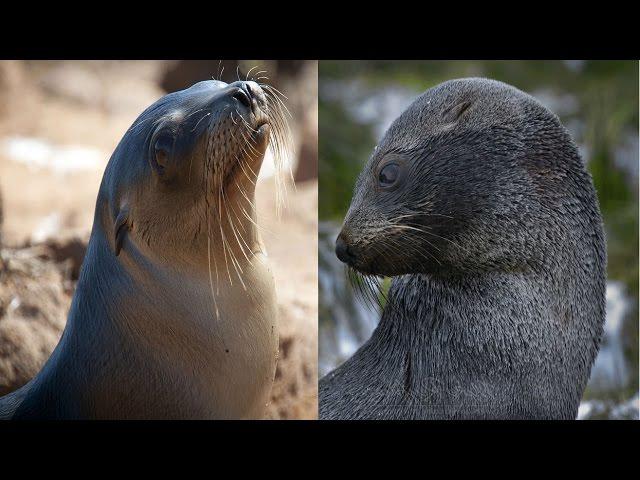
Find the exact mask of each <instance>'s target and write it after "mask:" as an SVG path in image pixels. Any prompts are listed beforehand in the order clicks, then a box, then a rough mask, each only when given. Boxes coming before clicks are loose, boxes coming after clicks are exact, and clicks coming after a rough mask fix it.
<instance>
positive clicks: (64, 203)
mask: <svg viewBox="0 0 640 480" xmlns="http://www.w3.org/2000/svg"><path fill="white" fill-rule="evenodd" d="M3 63H4V62H0V64H3ZM1 69H4V71H2V70H1ZM160 70H161V65H160V64H159V63H158V62H127V63H126V64H125V63H121V62H114V63H109V62H107V63H104V62H82V63H81V64H79V63H71V64H60V65H54V66H53V67H52V66H50V65H49V66H47V65H45V64H42V65H37V66H35V67H29V68H25V67H24V66H23V65H21V64H15V63H14V64H13V65H8V64H5V65H3V66H2V67H0V192H2V197H3V203H4V225H3V227H2V234H3V235H2V239H3V240H2V241H3V245H4V249H3V250H2V258H0V267H2V268H0V270H2V269H4V276H3V275H2V273H0V394H1V393H3V392H2V389H3V385H2V382H4V383H5V386H4V387H5V390H6V389H7V388H8V387H7V384H9V385H13V387H15V386H17V385H16V383H20V382H24V381H26V380H28V377H30V376H31V375H33V374H35V373H36V372H37V370H38V369H39V367H40V366H41V364H42V362H44V361H45V360H46V358H47V356H48V354H49V352H50V351H51V349H52V348H53V347H54V346H55V343H56V342H57V338H58V336H59V334H60V332H61V329H62V327H63V326H64V322H65V320H66V312H67V310H68V298H69V296H70V295H71V294H72V292H73V286H74V285H73V283H72V282H71V281H70V280H69V277H68V272H67V271H64V270H63V271H62V273H60V269H59V268H58V269H55V268H52V261H53V260H52V256H51V255H49V254H46V253H45V254H43V253H42V251H41V250H38V247H39V245H40V244H41V243H42V242H44V241H45V240H46V239H47V238H54V239H58V240H59V239H68V238H71V237H79V238H80V239H82V240H85V241H86V239H87V238H88V235H89V232H90V230H91V225H92V222H93V212H94V206H95V199H96V195H97V191H98V186H99V184H100V180H101V178H102V172H103V170H104V167H105V166H106V163H107V161H108V158H109V156H110V154H111V152H112V151H113V149H114V148H115V146H116V145H117V142H118V141H119V140H120V138H121V136H122V134H123V133H124V132H125V130H126V129H127V128H128V127H129V125H130V124H131V123H132V122H133V121H134V120H135V118H136V117H137V115H138V114H139V113H140V112H141V111H142V110H143V109H144V108H145V107H146V106H148V105H149V104H150V103H152V102H153V101H154V100H155V99H157V98H158V97H159V96H160V95H162V93H163V92H161V91H160V89H159V88H158V87H157V77H158V74H159V71H160ZM7 92H13V94H11V95H7ZM16 137H33V138H37V139H40V140H45V141H46V142H47V145H48V146H49V147H50V151H49V154H51V150H52V151H54V154H57V155H59V156H64V155H67V154H69V151H70V150H69V149H70V148H72V147H73V148H75V146H81V147H82V148H86V149H89V150H87V152H88V153H87V156H91V157H92V158H94V157H95V161H93V162H92V163H88V164H87V165H85V166H81V167H79V168H76V169H71V170H66V171H64V169H63V171H61V170H60V169H58V170H54V169H51V168H49V167H41V166H37V165H34V164H33V162H31V164H27V163H24V162H21V161H20V160H19V159H17V158H16V155H14V154H12V153H10V149H9V148H8V144H7V142H10V141H11V139H15V138H16ZM55 152H58V153H55ZM76 153H77V152H76ZM80 156H82V154H80ZM18 157H19V155H18ZM257 203H258V218H259V222H260V223H261V224H262V225H263V226H264V227H265V233H264V234H263V235H264V238H263V239H264V242H265V245H266V248H267V251H268V254H269V257H270V259H271V263H272V266H273V269H274V274H275V277H276V285H277V295H278V304H279V312H280V361H279V364H278V370H277V372H276V381H275V384H274V387H273V394H272V404H271V406H270V407H269V410H268V412H267V418H273V419H276V418H298V419H299V418H309V419H311V418H316V416H317V312H318V305H317V273H318V272H317V233H316V232H317V182H316V181H309V182H304V183H300V184H298V185H297V188H296V189H292V188H291V187H289V191H288V201H287V208H285V209H284V210H283V212H282V213H281V216H280V218H278V217H277V216H276V213H275V187H274V182H273V179H266V180H264V181H261V182H260V183H259V185H258V188H257ZM25 243H31V244H35V246H34V247H31V248H28V249H25V248H17V247H23V246H24V245H25ZM3 262H4V266H3ZM58 266H59V265H58ZM67 267H68V266H67ZM56 272H57V273H56ZM65 272H66V273H65ZM65 275H66V276H65ZM65 282H66V283H65ZM61 292H64V293H65V295H66V297H65V296H64V295H62V293H61ZM33 297H39V298H35V299H34V298H33ZM47 298H49V299H50V301H47ZM34 318H35V319H37V320H38V321H33V319H34ZM3 375H4V378H3ZM12 379H13V380H12ZM12 382H13V384H12Z"/></svg>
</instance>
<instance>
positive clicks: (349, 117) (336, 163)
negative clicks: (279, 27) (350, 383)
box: [318, 60, 638, 419]
mask: <svg viewBox="0 0 640 480" xmlns="http://www.w3.org/2000/svg"><path fill="white" fill-rule="evenodd" d="M469 76H484V77H490V78H494V79H496V80H502V81H504V82H507V83H510V84H512V85H514V86H516V87H518V88H519V89H521V90H524V91H525V92H527V93H530V94H532V95H533V96H535V97H536V98H537V99H538V100H540V101H541V102H542V103H543V104H545V105H546V106H548V107H549V108H550V109H551V110H553V111H554V112H555V113H556V114H557V115H558V116H559V117H560V119H561V121H562V123H563V124H564V125H565V126H566V127H567V128H568V129H569V131H570V132H571V135H572V136H573V138H574V140H575V141H576V142H577V143H578V145H579V148H580V151H581V154H582V157H583V159H584V160H585V162H586V164H587V168H588V169H589V171H590V172H591V174H592V175H593V180H594V182H595V186H596V189H597V192H598V199H599V201H600V207H601V209H602V214H603V217H604V223H605V228H606V234H607V249H608V286H607V320H606V324H605V335H604V338H603V342H602V345H601V349H600V353H599V355H598V358H597V359H596V362H595V365H594V367H593V370H592V373H591V380H590V382H589V385H588V387H587V391H586V393H585V396H584V400H583V402H582V404H581V406H580V412H579V418H583V419H587V418H607V419H620V418H636V419H637V418H638V62H637V61H582V60H576V61H403V62H397V61H396V62H394V61H350V62H345V61H322V62H320V72H319V87H320V90H319V99H318V103H319V122H320V123H319V130H318V131H319V147H320V148H319V150H320V156H319V159H320V164H319V178H320V198H321V199H322V201H321V202H320V206H319V208H320V209H319V215H320V225H319V252H318V255H319V263H320V266H319V282H320V283H319V288H320V290H319V296H320V300H319V301H320V305H319V307H320V317H319V318H320V326H319V330H320V331H319V335H320V338H319V341H320V350H319V364H320V365H319V368H320V375H321V376H322V375H325V374H326V373H328V372H329V371H331V370H332V369H333V368H335V367H336V366H337V365H339V364H340V363H342V362H343V361H344V360H345V359H347V358H349V357H350V356H351V355H352V354H353V352H354V351H355V350H356V349H357V348H358V347H359V346H360V345H361V344H362V343H363V342H364V341H365V340H367V339H368V338H369V337H370V335H371V332H372V331H373V329H374V328H375V327H376V324H377V320H378V318H379V317H378V313H377V312H374V311H371V310H370V309H368V308H367V307H365V306H364V305H362V303H361V302H359V301H357V300H356V299H355V298H354V295H353V292H352V291H351V289H350V287H349V285H348V282H346V276H345V273H344V269H343V266H342V264H341V263H340V262H339V261H338V260H337V258H336V257H335V254H334V242H335V238H336V236H337V234H338V232H339V229H340V225H341V222H342V219H343V217H344V214H345V212H346V210H347V208H348V206H349V203H350V200H351V194H352V191H353V185H354V182H355V178H356V176H357V175H358V173H359V172H360V170H361V168H362V165H363V164H364V163H365V162H366V160H367V159H368V157H369V155H370V154H371V152H372V150H373V147H374V146H375V145H376V143H377V141H378V140H379V139H380V138H381V137H382V135H383V134H384V132H385V131H386V129H387V128H388V126H389V125H390V124H391V122H392V121H393V120H394V119H395V118H396V117H397V116H398V115H399V114H400V113H401V112H402V111H403V110H404V109H405V108H406V107H407V106H408V105H409V104H410V103H411V102H412V101H413V100H414V99H415V97H416V96H418V95H419V94H420V93H422V92H423V91H425V90H427V89H428V88H430V87H432V86H434V85H436V84H438V83H440V82H443V81H445V80H449V79H452V78H459V77H469Z"/></svg>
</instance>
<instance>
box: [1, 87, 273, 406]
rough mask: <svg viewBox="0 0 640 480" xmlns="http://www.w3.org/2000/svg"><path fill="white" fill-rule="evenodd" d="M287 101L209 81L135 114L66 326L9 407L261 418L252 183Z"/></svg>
mask: <svg viewBox="0 0 640 480" xmlns="http://www.w3.org/2000/svg"><path fill="white" fill-rule="evenodd" d="M281 113H282V112H281V111H280V110H279V107H278V100H277V99H276V98H275V96H273V93H272V92H269V91H268V88H267V87H266V86H265V88H264V90H263V89H262V88H261V87H260V86H259V85H258V84H256V83H255V82H242V81H238V82H234V83H232V84H229V85H227V84H226V83H224V82H219V81H206V82H200V83H197V84H196V85H194V86H192V87H191V88H189V89H186V90H182V91H180V92H175V93H172V94H169V95H166V96H165V97H163V98H161V99H160V100H158V101H157V102H156V103H155V104H153V105H152V106H150V107H149V108H148V109H147V110H146V111H145V112H143V113H142V114H141V115H140V117H139V118H138V119H137V120H136V122H135V123H134V125H132V126H131V128H130V129H129V130H128V131H127V132H126V134H125V135H124V137H123V139H122V140H121V142H120V144H119V145H118V147H117V148H116V150H115V151H114V153H113V155H112V157H111V159H110V161H109V164H108V166H107V168H106V171H105V174H104V177H103V179H102V183H101V186H100V191H99V194H98V198H97V202H96V210H95V219H94V224H93V230H92V233H91V238H90V241H89V245H88V248H87V253H86V257H85V260H84V263H83V265H82V271H81V273H80V278H79V281H78V285H77V289H76V292H75V295H74V297H73V302H72V305H71V310H70V313H69V317H68V321H67V325H66V327H65V330H64V332H63V335H62V338H61V340H60V342H59V344H58V346H57V347H56V349H55V350H54V352H53V353H52V355H51V357H50V358H49V360H48V361H47V363H46V364H45V365H44V367H43V368H42V370H41V371H40V373H39V374H38V375H37V376H36V377H35V378H34V379H33V380H32V381H30V382H29V383H28V384H27V385H25V386H24V387H22V388H21V389H19V390H17V391H15V392H13V393H12V394H10V395H8V396H6V397H3V398H2V399H0V418H13V419H24V418H27V419H34V418H35V419H43V418H47V419H50V418H54V419H55V418H63V419H68V418H71V419H78V418H80V419H82V418H109V419H114V418H115V419H122V418H125V419H128V418H153V419H155V418H172V419H176V418H180V419H185V418H188V419H191V418H247V417H250V418H257V417H260V416H261V415H262V412H263V410H264V407H265V404H266V403H267V401H268V396H269V392H270V389H271V384H272V381H273V377H274V373H275V365H276V358H277V349H278V331H277V319H276V303H275V290H274V285H273V276H272V273H271V271H270V269H269V267H268V264H267V263H266V259H265V255H264V254H263V248H262V244H261V241H260V237H259V234H258V230H257V228H256V217H255V210H254V185H255V181H256V177H257V172H258V171H259V170H260V166H261V163H262V160H263V157H264V153H265V150H266V148H267V145H268V142H269V138H270V137H273V135H274V132H276V133H277V132H278V130H279V129H281V127H282V125H283V124H282V121H283V120H282V116H281Z"/></svg>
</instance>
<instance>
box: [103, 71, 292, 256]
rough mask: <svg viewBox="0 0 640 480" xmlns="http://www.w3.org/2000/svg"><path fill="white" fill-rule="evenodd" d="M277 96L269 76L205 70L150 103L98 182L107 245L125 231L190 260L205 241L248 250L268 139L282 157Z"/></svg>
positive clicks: (118, 241)
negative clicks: (205, 76) (222, 76)
mask: <svg viewBox="0 0 640 480" xmlns="http://www.w3.org/2000/svg"><path fill="white" fill-rule="evenodd" d="M281 106H282V103H281V101H280V99H279V98H277V94H276V93H275V91H274V89H272V88H271V87H269V86H266V85H259V84H258V83H256V82H253V81H237V82H233V83H230V84H227V83H225V82H222V81H217V80H209V81H203V82H199V83H197V84H195V85H193V86H192V87H190V88H187V89H185V90H182V91H178V92H174V93H170V94H168V95H165V96H164V97H162V98H161V99H159V100H158V101H157V102H155V103H154V104H153V105H151V106H150V107H149V108H147V109H146V110H145V111H144V112H143V113H142V114H141V115H140V117H139V118H138V119H137V120H136V121H135V122H134V124H133V125H132V126H131V127H130V128H129V130H128V131H127V132H126V134H125V135H124V137H123V139H122V140H121V142H120V144H119V145H118V147H117V148H116V150H115V152H114V154H113V156H112V157H111V159H110V161H109V165H108V166H107V169H106V172H105V175H104V178H103V182H102V186H101V190H100V197H99V202H98V206H100V205H102V206H103V207H104V210H105V211H104V212H102V211H101V212H98V213H100V214H102V218H101V224H102V226H103V228H104V230H105V231H106V232H109V236H110V237H111V239H112V248H113V253H114V254H115V255H119V254H120V250H121V249H122V248H123V245H125V243H126V240H125V239H128V240H129V241H131V242H132V246H133V245H135V247H136V248H138V249H145V250H146V251H147V252H146V253H149V252H153V254H154V255H156V256H160V257H165V258H168V257H180V258H182V259H183V260H185V261H187V262H189V263H195V264H201V263H202V262H203V260H204V261H206V259H204V258H203V255H211V248H210V247H207V248H205V246H207V245H209V246H210V245H211V244H213V245H215V246H217V248H215V250H216V251H217V250H220V248H219V246H220V245H221V244H222V243H224V244H225V245H226V248H229V249H232V250H233V249H235V250H238V249H240V250H242V251H243V252H244V253H245V255H246V253H247V250H252V249H253V248H254V247H255V244H256V243H257V242H258V237H257V232H256V231H255V228H254V225H255V212H254V193H255V192H254V187H255V183H256V180H257V176H258V172H259V170H260V167H261V164H262V161H263V159H264V156H265V152H266V150H267V147H268V146H269V145H270V144H271V147H272V148H273V150H274V156H275V160H276V162H279V161H280V160H281V159H282V156H283V154H284V152H283V149H284V148H286V145H285V144H286V143H287V141H288V137H287V133H288V132H287V126H286V122H285V118H284V115H283V110H282V108H281ZM232 244H233V245H232ZM214 253H215V252H214Z"/></svg>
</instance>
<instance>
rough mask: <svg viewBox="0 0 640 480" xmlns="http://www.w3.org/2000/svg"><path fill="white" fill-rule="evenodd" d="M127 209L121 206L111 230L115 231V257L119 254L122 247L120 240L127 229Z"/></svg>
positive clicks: (121, 240)
mask: <svg viewBox="0 0 640 480" xmlns="http://www.w3.org/2000/svg"><path fill="white" fill-rule="evenodd" d="M128 222H129V209H128V208H123V209H122V210H120V212H119V213H118V217H117V218H116V222H115V225H114V227H113V231H114V232H115V252H116V257H117V256H118V255H119V254H120V250H121V249H122V242H123V241H124V236H125V234H126V233H127V230H129V223H128Z"/></svg>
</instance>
